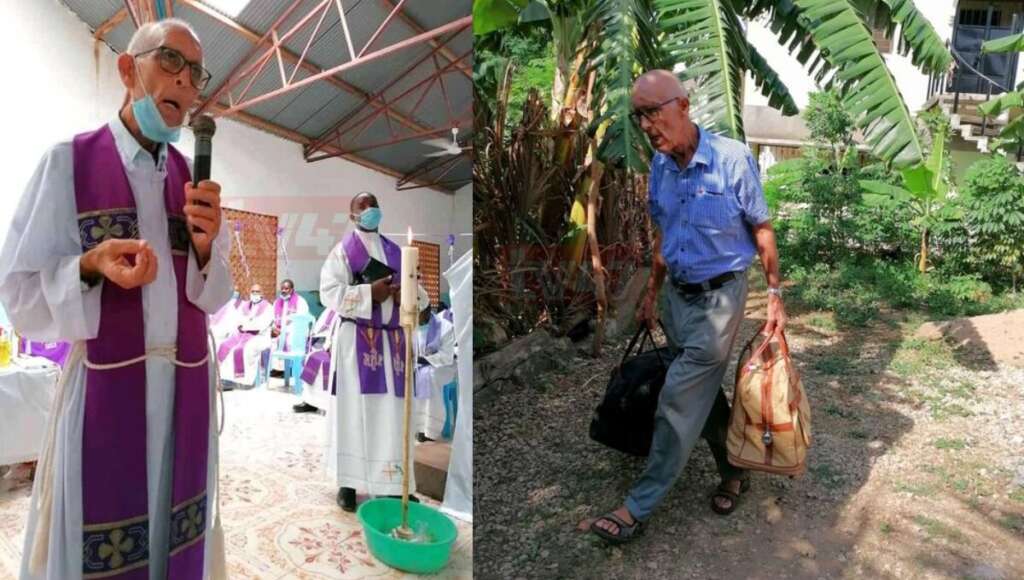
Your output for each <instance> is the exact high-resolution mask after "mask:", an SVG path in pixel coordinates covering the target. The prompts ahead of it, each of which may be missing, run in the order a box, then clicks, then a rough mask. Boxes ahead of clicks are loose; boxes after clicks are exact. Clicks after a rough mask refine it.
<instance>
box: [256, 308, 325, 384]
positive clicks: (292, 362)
mask: <svg viewBox="0 0 1024 580" xmlns="http://www.w3.org/2000/svg"><path fill="white" fill-rule="evenodd" d="M315 321H316V320H315V319H314V318H313V315H311V314H293V315H291V316H290V317H289V318H288V323H287V324H288V327H289V332H287V333H286V332H284V330H285V329H283V328H282V329H281V335H280V336H279V337H278V342H277V345H276V350H274V351H273V352H271V353H270V363H269V364H268V365H267V366H268V368H269V367H271V366H273V364H274V361H275V360H277V359H281V360H283V361H284V386H285V388H286V389H287V388H288V387H289V386H290V379H291V378H292V377H294V378H295V388H294V389H293V390H294V391H295V394H297V395H298V394H301V393H302V381H300V380H299V376H301V375H302V363H303V362H304V361H305V360H306V351H307V348H308V346H309V334H310V330H311V329H312V327H313V323H314V322H315ZM286 336H287V337H288V338H289V342H288V351H287V352H286V351H285V350H284V340H285V337H286Z"/></svg>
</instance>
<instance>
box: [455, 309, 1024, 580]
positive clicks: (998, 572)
mask: <svg viewBox="0 0 1024 580" xmlns="http://www.w3.org/2000/svg"><path fill="white" fill-rule="evenodd" d="M763 304H764V296H763V295H752V296H751V300H750V301H749V304H748V319H747V321H746V322H745V323H744V327H743V330H742V335H741V337H746V338H749V337H750V336H751V335H752V334H753V333H754V332H755V330H756V328H757V326H758V324H759V323H760V322H761V320H758V319H759V318H762V317H763V315H764V308H763ZM791 315H794V319H793V321H792V324H791V327H790V331H789V332H788V333H787V334H788V335H789V338H790V343H791V348H792V351H793V353H794V359H795V360H796V363H797V366H798V368H799V369H800V371H801V373H802V375H803V377H804V384H805V386H806V388H807V391H808V395H809V397H810V398H811V403H812V411H813V416H814V423H813V430H814V436H815V441H814V446H813V448H812V454H811V458H810V463H809V464H810V469H809V471H808V473H807V474H806V475H805V476H804V477H802V478H800V479H796V480H790V479H786V478H780V477H776V476H767V475H762V474H755V475H754V476H753V480H752V481H753V486H752V489H751V492H750V493H748V494H747V495H745V496H744V499H743V503H742V505H741V506H740V508H739V509H738V510H737V511H736V512H735V513H734V514H733V515H732V516H730V517H728V518H723V517H720V516H717V515H716V514H714V513H713V512H712V511H711V510H710V509H709V507H708V501H709V494H710V492H711V490H712V489H713V488H714V486H715V485H716V484H717V477H716V473H715V469H714V462H713V461H712V458H711V455H710V453H709V452H708V449H707V445H706V444H705V443H703V442H701V443H699V444H698V445H697V447H696V448H695V450H694V453H693V455H692V456H691V459H690V463H689V465H688V466H687V467H686V469H685V471H684V473H683V475H682V476H681V477H680V479H679V481H678V483H677V484H676V486H675V489H674V490H673V491H672V492H671V493H670V495H669V496H668V498H667V499H666V501H665V502H664V504H663V505H662V506H661V507H660V509H659V510H658V511H657V512H656V514H655V515H654V517H653V518H652V520H651V523H650V526H649V528H648V531H647V534H646V535H645V536H644V537H642V538H640V539H639V540H637V541H635V542H633V543H632V544H630V545H627V546H624V547H621V548H617V547H608V546H606V545H604V544H603V543H602V542H601V541H600V540H598V539H597V538H595V537H593V536H592V535H590V534H587V533H583V532H579V531H577V526H578V524H579V523H580V522H581V521H582V520H584V519H585V518H587V517H590V516H594V515H597V514H599V513H601V512H603V511H605V510H608V509H610V508H613V507H616V506H618V505H619V504H620V503H621V501H622V500H623V498H624V495H625V493H626V491H627V490H628V488H629V485H630V482H631V481H632V480H633V478H635V477H636V476H637V475H639V473H640V471H641V469H642V468H643V462H642V461H641V460H637V459H634V458H630V457H627V456H625V455H622V454H620V453H618V452H616V451H612V450H609V449H607V448H604V447H602V446H600V445H598V444H596V443H594V442H592V441H590V439H589V438H588V435H587V429H588V425H589V422H590V418H591V413H592V411H593V408H594V407H595V405H596V404H597V403H598V401H599V400H600V398H601V396H602V394H603V391H604V387H605V383H606V380H607V378H606V377H607V376H608V372H609V371H610V369H611V367H612V366H613V365H614V364H615V363H616V362H617V360H618V357H619V356H621V353H622V350H623V348H624V347H625V344H624V342H625V341H623V344H616V345H614V346H613V347H612V348H609V349H608V351H607V352H606V354H605V356H604V357H603V358H602V359H601V360H594V359H589V358H584V357H582V356H580V357H576V358H573V359H572V360H568V361H566V366H565V368H563V369H561V370H558V371H554V372H551V373H548V374H546V375H543V376H539V377H536V379H535V380H534V381H531V383H530V385H529V386H516V385H505V386H502V387H501V388H500V389H498V390H497V393H496V394H495V395H492V396H491V397H489V398H488V400H486V401H481V402H479V403H478V404H477V405H476V408H475V417H474V439H475V440H476V441H475V445H476V453H475V454H474V463H475V473H476V488H475V489H476V492H475V493H476V502H477V503H476V518H475V519H476V528H477V529H476V534H475V535H476V546H475V554H474V561H475V566H476V574H475V577H477V578H553V577H570V576H571V577H580V578H598V577H604V578H766V579H767V578H779V577H798V578H977V579H995V578H1003V579H1006V580H1009V579H1013V578H1024V454H1022V452H1021V451H1022V450H1024V392H1022V391H1024V389H1022V385H1024V370H1020V369H1014V368H1010V367H1000V366H997V365H992V364H989V363H988V361H984V362H985V364H974V362H977V357H978V356H983V354H984V353H981V354H978V353H965V352H961V351H956V350H954V349H953V348H952V346H950V345H949V344H947V343H943V342H941V341H925V340H921V339H915V338H913V334H914V330H915V329H916V327H917V326H918V325H919V321H917V322H916V323H915V322H914V321H908V320H906V317H904V316H903V315H901V314H899V313H897V314H886V315H885V316H884V317H883V321H882V322H879V323H877V324H875V325H873V326H871V327H869V328H861V329H837V328H836V326H835V324H834V322H833V320H832V317H831V315H829V314H822V313H815V312H804V313H800V312H792V313H791ZM972 361H973V362H972ZM730 375H731V372H730V373H728V374H727V376H730ZM727 392H728V393H729V394H730V398H731V389H729V388H728V387H727Z"/></svg>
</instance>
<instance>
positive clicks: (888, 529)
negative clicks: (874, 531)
mask: <svg viewBox="0 0 1024 580" xmlns="http://www.w3.org/2000/svg"><path fill="white" fill-rule="evenodd" d="M878 529H879V531H881V532H882V533H883V534H885V535H887V536H888V535H889V534H891V533H892V531H893V527H892V524H890V523H889V522H882V525H881V526H879V527H878Z"/></svg>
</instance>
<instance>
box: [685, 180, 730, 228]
mask: <svg viewBox="0 0 1024 580" xmlns="http://www.w3.org/2000/svg"><path fill="white" fill-rule="evenodd" d="M689 206H690V207H689V216H690V223H691V224H692V225H693V226H694V227H698V228H703V229H711V230H732V229H734V228H735V227H736V218H737V216H738V214H739V208H738V206H737V204H736V203H735V201H734V199H733V196H731V195H729V194H727V193H725V192H724V191H721V190H718V191H716V190H712V189H700V190H698V191H697V193H695V194H694V195H693V197H692V198H691V199H690V203H689Z"/></svg>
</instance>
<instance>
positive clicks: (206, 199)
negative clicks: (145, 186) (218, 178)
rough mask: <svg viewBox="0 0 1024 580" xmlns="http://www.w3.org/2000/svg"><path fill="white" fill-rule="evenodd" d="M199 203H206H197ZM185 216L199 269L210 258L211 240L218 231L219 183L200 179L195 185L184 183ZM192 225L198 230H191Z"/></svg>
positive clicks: (219, 213) (219, 217)
mask: <svg viewBox="0 0 1024 580" xmlns="http://www.w3.org/2000/svg"><path fill="white" fill-rule="evenodd" d="M197 202H198V203H197ZM200 203H202V204H206V205H199V204H200ZM185 218H186V221H187V222H188V231H189V234H190V235H191V236H192V244H193V245H194V246H195V248H196V258H197V261H198V262H199V268H200V269H201V268H203V267H204V266H206V262H208V261H209V260H210V252H211V251H212V248H213V240H214V238H216V237H217V233H218V232H220V221H221V211H220V184H219V183H217V182H215V181H210V180H206V181H200V182H199V185H198V186H197V187H193V186H192V184H191V183H186V184H185ZM193 226H194V227H196V228H199V230H200V231H198V232H194V231H192V228H193Z"/></svg>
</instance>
